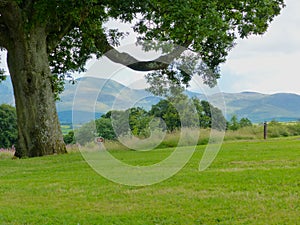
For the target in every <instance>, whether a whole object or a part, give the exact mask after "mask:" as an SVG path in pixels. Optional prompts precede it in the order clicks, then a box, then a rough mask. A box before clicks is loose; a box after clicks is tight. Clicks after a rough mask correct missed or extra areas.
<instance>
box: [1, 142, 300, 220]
mask: <svg viewBox="0 0 300 225" xmlns="http://www.w3.org/2000/svg"><path fill="white" fill-rule="evenodd" d="M204 147H205V146H199V147H198V148H197V151H196V152H195V154H194V156H193V157H192V159H191V160H190V162H189V163H188V164H187V165H186V167H184V169H183V170H181V171H180V172H179V173H178V174H176V175H175V176H173V177H172V178H170V179H168V180H166V181H164V182H162V183H159V184H155V185H152V186H146V187H128V186H123V185H119V184H115V183H112V182H110V181H108V180H106V179H104V178H102V177H101V176H100V175H98V174H97V173H95V172H94V171H93V170H92V169H91V168H90V167H89V166H88V165H87V164H86V162H85V161H84V160H83V159H82V157H81V155H80V154H79V153H71V154H68V155H56V156H48V157H42V158H34V159H23V160H11V159H3V160H0V224H68V225H69V224H74V225H75V224H76V225H77V224H80V225H82V224H87V225H90V224H117V225H119V224H130V225H131V224H133V225H134V224H170V225H173V224H184V225H186V224H222V225H224V224H228V225H229V224H230V225H232V224H264V225H265V224H276V225H277V224H278V225H279V224H280V225H283V224H291V225H294V224H300V196H299V194H300V193H299V192H300V140H299V139H298V138H293V139H278V140H270V141H266V142H265V141H240V142H232V143H230V142H227V143H225V144H224V145H223V147H222V150H221V151H220V153H219V155H218V157H217V158H216V160H215V161H214V162H213V164H212V165H211V167H210V168H209V169H207V170H206V171H204V172H199V171H198V163H199V161H200V159H201V156H202V153H203V149H204ZM171 151H172V149H159V150H155V151H151V152H145V153H141V152H138V153H135V152H133V151H114V153H113V154H114V155H115V156H116V157H118V158H122V159H124V161H126V162H130V163H132V164H149V162H152V161H153V162H156V161H159V160H160V159H162V158H165V157H166V156H167V155H168V154H170V152H171Z"/></svg>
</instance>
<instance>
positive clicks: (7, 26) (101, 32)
mask: <svg viewBox="0 0 300 225" xmlns="http://www.w3.org/2000/svg"><path fill="white" fill-rule="evenodd" d="M283 6H284V1H283V0H260V1H252V0H230V1H227V0H225V1H224V0H211V1H203V0H191V1H186V0H176V1H167V0H147V1H136V0H132V1H123V0H116V1H99V0H93V1H90V0H82V1H77V0H66V1H54V2H53V1H47V0H39V1H34V0H0V47H2V48H6V49H9V47H10V45H12V44H13V43H12V42H13V40H11V39H10V37H11V36H13V35H15V34H16V33H17V31H18V32H22V33H27V34H28V35H30V33H31V32H32V30H36V29H43V30H44V32H45V35H46V37H47V51H48V53H49V62H50V66H51V69H52V72H53V73H54V74H59V75H64V74H66V73H67V72H68V71H83V70H84V65H85V62H86V61H87V59H89V58H90V57H91V54H95V55H96V56H97V57H101V56H102V55H103V54H105V53H107V52H108V51H110V53H109V54H107V57H108V58H109V59H111V60H112V61H114V62H117V63H121V64H124V65H126V66H128V67H130V68H132V69H135V70H142V71H151V70H162V69H165V68H166V67H167V65H166V64H165V63H162V62H161V61H162V60H163V61H164V62H169V61H170V60H172V59H174V57H175V56H174V55H172V54H169V55H167V56H163V57H161V60H156V61H148V62H140V61H138V60H137V59H135V58H133V57H131V56H130V55H129V54H127V53H124V52H123V53H120V52H118V51H117V50H116V49H115V47H116V46H118V45H119V43H120V39H121V38H122V37H124V36H125V35H126V34H125V33H123V32H119V31H118V30H117V29H110V28H109V27H107V26H106V22H107V21H109V20H112V19H113V20H118V21H120V22H124V23H131V24H133V28H134V31H135V32H136V33H137V34H138V40H139V42H140V43H144V49H145V50H147V49H148V50H149V49H159V48H163V45H162V42H165V43H169V44H173V45H177V46H183V47H185V48H188V49H190V50H192V51H194V52H197V53H199V55H200V57H201V58H202V60H203V61H204V62H205V64H206V65H207V67H208V68H209V69H210V70H211V71H213V72H214V73H213V74H211V76H213V77H210V78H206V79H213V80H215V79H217V78H219V71H218V66H219V65H220V63H222V62H224V61H225V60H226V56H227V54H228V52H229V50H230V49H231V48H232V47H233V46H234V41H235V39H236V38H237V37H238V36H240V37H242V38H244V37H248V36H249V35H251V34H263V33H264V32H265V31H266V30H267V28H268V25H269V23H270V22H271V21H272V20H273V18H274V17H275V16H276V15H278V14H279V13H280V10H281V8H282V7H283ZM20 22H21V23H22V24H19V23H20ZM20 29H21V30H20ZM145 43H147V44H145ZM163 50H164V51H166V53H170V52H169V51H170V49H163ZM173 50H174V49H173ZM177 51H179V53H181V50H178V49H177ZM174 52H176V51H175V50H174V51H173V53H174ZM168 56H170V59H169V58H168ZM176 56H178V52H177V55H176ZM183 76H188V74H184V75H183Z"/></svg>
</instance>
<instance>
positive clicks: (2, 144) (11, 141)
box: [0, 104, 18, 148]
mask: <svg viewBox="0 0 300 225" xmlns="http://www.w3.org/2000/svg"><path fill="white" fill-rule="evenodd" d="M17 138H18V128H17V115H16V109H15V108H14V107H12V106H10V105H6V104H3V105H0V148H9V147H11V146H12V145H15V144H16V142H17Z"/></svg>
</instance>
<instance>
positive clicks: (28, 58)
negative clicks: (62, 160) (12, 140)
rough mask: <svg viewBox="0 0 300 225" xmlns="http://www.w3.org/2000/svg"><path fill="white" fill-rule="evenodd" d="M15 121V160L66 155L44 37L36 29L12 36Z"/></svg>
mask: <svg viewBox="0 0 300 225" xmlns="http://www.w3.org/2000/svg"><path fill="white" fill-rule="evenodd" d="M7 50H8V56H7V63H8V68H9V71H10V75H11V78H12V83H13V88H14V96H15V101H16V110H17V119H18V133H19V134H18V144H17V146H16V153H15V155H16V156H17V157H35V156H43V155H50V154H55V153H57V154H59V153H66V147H65V144H64V141H63V136H62V132H61V129H60V124H59V120H58V116H57V112H56V106H55V99H54V93H53V89H52V83H51V72H50V68H49V62H48V53H47V44H46V33H45V30H44V29H43V28H42V27H41V28H35V29H33V31H32V32H30V33H28V34H26V35H25V34H24V33H23V34H22V33H19V34H15V35H13V39H12V41H11V43H10V45H9V47H8V49H7Z"/></svg>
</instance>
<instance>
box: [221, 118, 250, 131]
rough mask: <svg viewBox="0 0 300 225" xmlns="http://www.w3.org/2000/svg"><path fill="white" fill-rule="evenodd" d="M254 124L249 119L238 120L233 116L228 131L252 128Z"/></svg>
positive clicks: (228, 124)
mask: <svg viewBox="0 0 300 225" xmlns="http://www.w3.org/2000/svg"><path fill="white" fill-rule="evenodd" d="M251 126H252V122H251V121H250V120H249V119H248V118H241V119H240V120H238V118H237V116H236V115H233V116H232V117H231V119H230V121H229V122H228V123H227V129H229V130H233V131H236V130H238V129H240V128H243V127H251Z"/></svg>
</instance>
